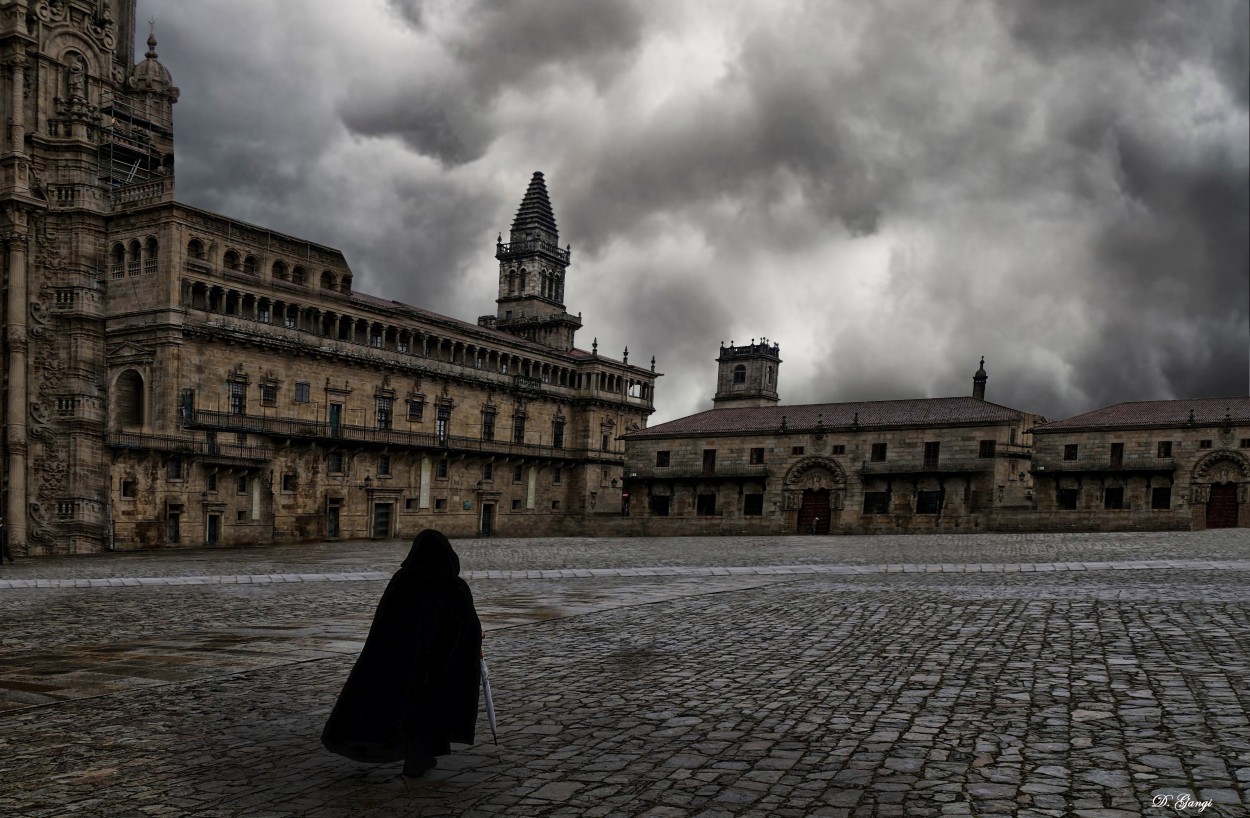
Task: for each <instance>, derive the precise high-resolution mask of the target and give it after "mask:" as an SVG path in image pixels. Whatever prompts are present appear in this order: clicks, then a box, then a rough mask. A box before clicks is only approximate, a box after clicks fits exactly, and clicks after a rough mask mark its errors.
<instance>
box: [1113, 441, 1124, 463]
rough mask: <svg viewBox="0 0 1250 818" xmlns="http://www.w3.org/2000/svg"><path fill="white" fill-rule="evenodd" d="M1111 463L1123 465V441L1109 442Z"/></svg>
mask: <svg viewBox="0 0 1250 818" xmlns="http://www.w3.org/2000/svg"><path fill="white" fill-rule="evenodd" d="M1111 465H1113V466H1123V465H1124V444H1123V443H1112V444H1111Z"/></svg>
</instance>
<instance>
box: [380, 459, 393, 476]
mask: <svg viewBox="0 0 1250 818" xmlns="http://www.w3.org/2000/svg"><path fill="white" fill-rule="evenodd" d="M390 473H391V456H390V455H389V454H380V455H378V476H379V477H387V476H389V475H390Z"/></svg>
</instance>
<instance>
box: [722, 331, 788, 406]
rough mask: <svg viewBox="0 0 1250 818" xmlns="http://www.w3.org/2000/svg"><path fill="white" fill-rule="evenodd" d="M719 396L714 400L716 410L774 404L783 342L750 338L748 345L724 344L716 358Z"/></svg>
mask: <svg viewBox="0 0 1250 818" xmlns="http://www.w3.org/2000/svg"><path fill="white" fill-rule="evenodd" d="M716 363H717V364H718V366H717V374H716V395H715V397H713V398H712V403H713V404H715V406H716V408H717V409H728V408H731V407H739V406H772V405H774V404H776V403H777V402H778V401H779V400H780V398H779V397H778V396H777V371H778V370H779V369H780V368H781V345H780V344H771V345H770V344H769V343H768V339H767V338H761V339H760V341H759V343H758V344H757V343H756V342H755V339H754V338H752V339H751V343H750V345H749V346H734V344H733V342H732V341H730V342H729V346H725V345H724V344H723V343H722V344H721V348H720V357H718V358H717V359H716Z"/></svg>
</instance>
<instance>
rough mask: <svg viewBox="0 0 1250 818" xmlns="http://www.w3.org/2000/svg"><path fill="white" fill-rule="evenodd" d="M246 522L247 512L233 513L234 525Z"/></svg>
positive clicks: (241, 510) (240, 510)
mask: <svg viewBox="0 0 1250 818" xmlns="http://www.w3.org/2000/svg"><path fill="white" fill-rule="evenodd" d="M246 520H247V512H246V511H245V510H243V509H239V510H238V511H236V512H235V513H234V521H235V522H236V523H241V522H244V521H246Z"/></svg>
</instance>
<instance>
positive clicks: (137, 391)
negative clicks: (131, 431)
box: [113, 369, 143, 429]
mask: <svg viewBox="0 0 1250 818" xmlns="http://www.w3.org/2000/svg"><path fill="white" fill-rule="evenodd" d="M113 416H114V417H115V418H116V419H117V423H118V424H119V425H120V426H121V427H122V428H123V429H126V428H136V427H140V426H142V425H143V377H142V376H141V375H140V374H139V373H138V372H136V371H135V370H133V369H127V370H126V371H125V372H123V373H122V374H121V375H119V376H118V378H117V382H116V383H115V384H114V385H113Z"/></svg>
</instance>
